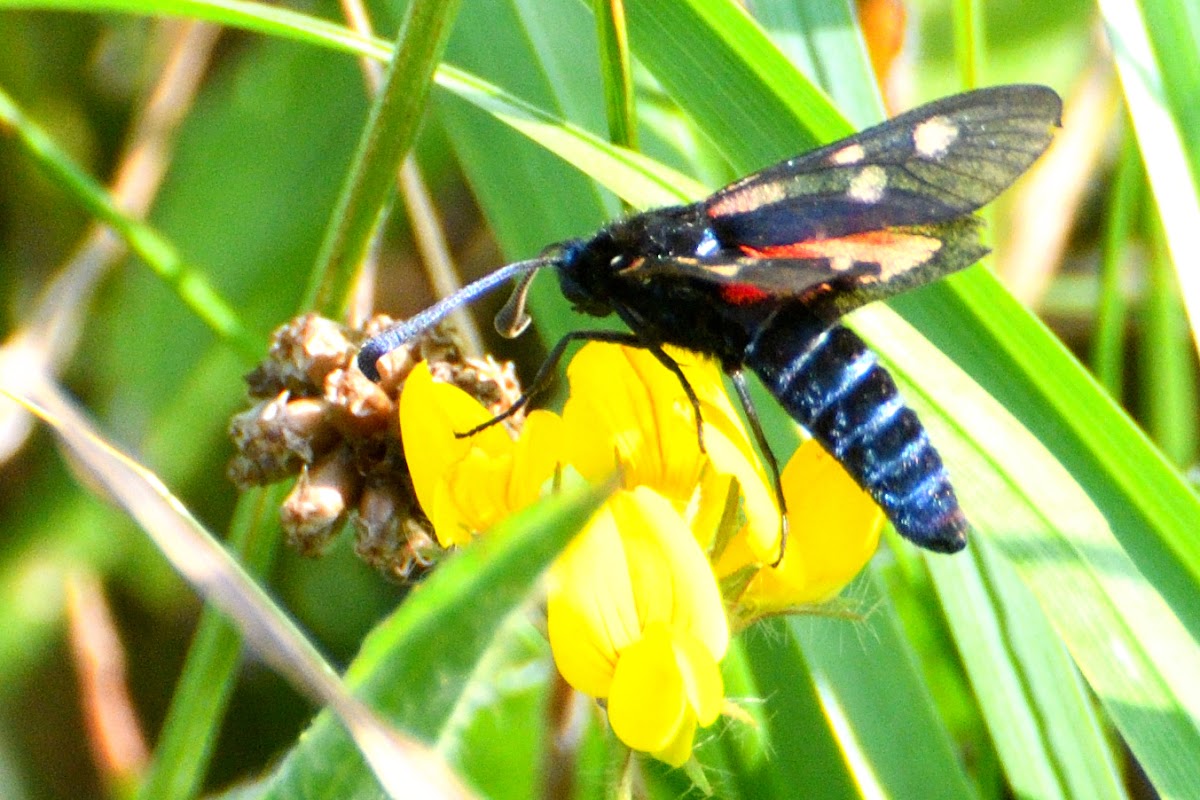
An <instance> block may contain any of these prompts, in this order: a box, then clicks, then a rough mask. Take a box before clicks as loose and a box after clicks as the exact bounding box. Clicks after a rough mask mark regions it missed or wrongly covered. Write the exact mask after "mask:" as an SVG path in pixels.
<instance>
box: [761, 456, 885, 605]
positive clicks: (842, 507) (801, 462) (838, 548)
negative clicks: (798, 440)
mask: <svg viewBox="0 0 1200 800" xmlns="http://www.w3.org/2000/svg"><path fill="white" fill-rule="evenodd" d="M782 477H783V496H784V500H785V501H786V502H787V507H788V542H787V551H786V552H785V553H784V555H783V561H782V563H780V564H779V566H778V567H770V566H767V567H763V568H762V569H760V570H759V571H758V573H757V575H756V576H755V577H754V579H753V580H752V581H751V582H750V584H749V585H748V586H747V587H746V590H745V592H744V593H743V594H742V595H741V597H739V598H738V605H739V606H740V607H741V612H742V613H743V614H745V615H746V616H749V617H750V618H753V617H757V616H762V615H765V614H773V613H780V612H786V611H789V610H795V609H796V608H797V607H799V606H804V605H809V604H813V603H821V602H824V601H826V600H829V599H831V598H832V597H834V596H835V595H836V594H837V593H838V592H839V591H841V589H842V588H843V587H844V586H845V585H846V584H847V583H849V582H850V581H851V579H853V578H854V576H855V575H857V574H858V573H859V571H861V570H862V568H863V567H864V566H865V565H866V563H867V562H868V561H870V560H871V556H872V555H873V554H874V553H875V550H876V549H877V548H878V546H879V533H880V531H881V530H882V529H883V522H884V517H883V511H881V510H880V508H879V506H878V505H876V504H875V501H873V500H872V499H871V497H870V495H868V494H867V493H866V492H865V491H863V490H862V489H860V488H859V487H858V485H857V484H856V483H855V482H854V480H853V479H852V478H851V477H850V475H849V474H848V473H847V472H846V470H845V469H844V468H843V467H842V465H841V464H839V463H838V462H837V460H836V459H835V458H834V457H833V456H831V455H829V454H828V453H827V452H825V450H824V449H823V448H822V447H821V446H820V445H819V444H818V443H817V442H815V441H812V440H809V441H807V442H804V443H803V444H802V445H800V447H799V448H797V450H796V453H795V454H794V455H793V456H792V458H791V460H790V461H789V462H788V465H787V466H786V467H785V468H784V470H783V476H782Z"/></svg>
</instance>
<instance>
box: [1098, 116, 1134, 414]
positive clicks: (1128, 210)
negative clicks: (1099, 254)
mask: <svg viewBox="0 0 1200 800" xmlns="http://www.w3.org/2000/svg"><path fill="white" fill-rule="evenodd" d="M1125 128H1126V132H1125V135H1124V136H1123V137H1122V142H1123V144H1122V146H1121V155H1120V160H1119V161H1118V162H1117V173H1116V175H1115V176H1114V177H1113V184H1112V191H1110V192H1109V197H1108V203H1109V208H1108V216H1107V218H1106V219H1105V229H1104V254H1103V260H1102V261H1101V263H1100V299H1099V302H1098V303H1097V308H1096V330H1095V333H1094V334H1093V336H1092V351H1091V358H1090V360H1091V366H1092V371H1093V372H1094V373H1095V374H1096V380H1098V381H1099V382H1100V384H1101V385H1102V386H1103V387H1104V388H1105V389H1107V390H1108V393H1109V394H1110V395H1112V396H1113V398H1115V399H1116V400H1118V401H1120V400H1121V398H1122V397H1123V396H1124V393H1125V390H1124V385H1123V384H1124V380H1125V343H1126V338H1125V323H1126V320H1127V318H1128V313H1127V309H1126V302H1125V295H1124V292H1125V286H1124V281H1123V278H1124V275H1125V270H1124V269H1123V266H1124V264H1125V256H1126V247H1127V244H1128V240H1129V234H1130V231H1131V229H1132V227H1133V218H1134V215H1135V214H1136V213H1137V208H1138V205H1139V200H1140V199H1141V195H1142V191H1141V187H1142V185H1143V182H1142V180H1141V179H1140V178H1141V163H1142V154H1141V153H1139V152H1138V148H1137V143H1136V142H1135V141H1134V140H1133V136H1132V134H1131V133H1130V132H1129V130H1128V125H1127V124H1126V126H1125Z"/></svg>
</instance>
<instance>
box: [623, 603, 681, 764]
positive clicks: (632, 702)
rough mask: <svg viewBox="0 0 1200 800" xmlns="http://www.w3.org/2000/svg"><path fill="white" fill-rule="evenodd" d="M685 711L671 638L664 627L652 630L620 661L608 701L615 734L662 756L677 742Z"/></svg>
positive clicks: (640, 748) (655, 626) (632, 746)
mask: <svg viewBox="0 0 1200 800" xmlns="http://www.w3.org/2000/svg"><path fill="white" fill-rule="evenodd" d="M686 710H687V698H686V696H685V694H684V686H683V677H682V676H681V675H680V673H679V665H678V664H677V663H676V660H675V649H674V647H673V645H672V643H671V634H670V632H669V631H668V630H667V627H666V625H664V624H661V623H656V624H653V625H650V626H648V627H647V628H646V631H645V633H644V634H643V636H642V638H641V639H640V640H638V641H637V642H635V643H634V644H632V645H630V646H629V647H627V648H625V649H624V650H622V651H621V654H620V658H619V659H618V661H617V667H616V672H615V674H614V675H613V680H612V689H611V691H610V692H609V696H608V720H609V722H610V723H611V724H612V728H613V733H615V734H616V735H617V738H618V739H620V740H621V741H622V742H624V743H625V744H627V745H629V746H630V747H631V748H633V749H634V750H641V751H643V752H647V753H653V752H656V751H660V750H663V749H664V748H666V747H667V745H669V744H671V743H672V742H673V741H674V740H675V739H676V738H677V736H678V733H679V727H680V725H681V724H682V723H683V722H684V719H685V711H686ZM684 760H686V758H685V759H684ZM681 763H682V762H681Z"/></svg>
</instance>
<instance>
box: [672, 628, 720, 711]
mask: <svg viewBox="0 0 1200 800" xmlns="http://www.w3.org/2000/svg"><path fill="white" fill-rule="evenodd" d="M672 644H673V646H674V648H675V660H676V663H677V664H678V665H679V673H680V675H681V676H682V677H683V686H684V692H685V693H686V695H687V698H688V705H689V706H690V707H691V708H692V710H693V711H694V712H695V715H696V721H697V722H698V723H700V725H701V726H702V727H708V726H709V725H712V724H713V723H714V722H716V721H717V717H718V716H720V714H721V705H722V703H723V702H724V700H725V684H724V682H723V681H722V680H721V670H720V669H719V668H718V667H717V662H716V661H715V660H714V659H713V657H712V653H710V652H709V651H708V649H707V648H706V647H704V645H703V644H701V643H700V642H699V641H697V640H696V639H694V638H692V637H691V636H688V635H684V634H680V633H678V632H676V633H675V635H674V636H673V638H672Z"/></svg>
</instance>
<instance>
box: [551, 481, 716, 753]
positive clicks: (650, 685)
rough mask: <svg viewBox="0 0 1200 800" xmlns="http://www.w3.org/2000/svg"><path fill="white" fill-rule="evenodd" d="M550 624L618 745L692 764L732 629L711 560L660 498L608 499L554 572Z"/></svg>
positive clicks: (558, 654)
mask: <svg viewBox="0 0 1200 800" xmlns="http://www.w3.org/2000/svg"><path fill="white" fill-rule="evenodd" d="M547 624H548V627H549V632H550V647H551V649H552V650H553V652H554V660H555V663H556V664H557V665H558V669H559V672H561V673H562V675H563V677H564V678H565V679H566V681H567V683H569V684H571V685H572V686H573V687H575V688H576V689H579V690H580V691H582V692H585V693H586V694H590V695H592V696H593V697H597V698H607V700H608V718H609V722H610V723H611V725H612V728H613V732H614V733H616V735H617V737H618V738H620V739H621V741H623V742H625V743H626V744H627V745H629V746H630V747H631V748H633V749H635V750H641V751H644V752H648V753H651V754H652V755H654V756H655V757H656V758H658V759H660V760H662V761H665V762H666V763H668V764H671V765H672V766H679V765H681V764H683V763H684V762H685V761H687V759H688V757H689V756H690V755H691V751H692V739H693V737H694V736H695V732H696V726H697V725H701V726H706V725H711V724H712V723H713V722H714V721H715V720H716V718H717V715H718V713H719V712H720V708H721V701H722V696H723V688H722V683H721V674H720V671H719V670H718V668H717V663H718V662H719V661H720V660H721V658H722V657H723V656H724V655H725V650H726V648H727V647H728V645H729V628H728V625H727V623H726V619H725V609H724V607H723V605H722V602H721V594H720V591H719V589H718V588H717V584H716V581H715V580H714V578H713V574H712V568H711V567H710V566H709V563H708V559H707V558H706V557H705V554H704V553H703V552H702V551H701V550H700V547H699V545H698V544H697V543H696V540H695V539H694V538H693V537H692V535H691V531H690V529H689V528H688V525H687V522H686V521H685V520H684V519H683V517H682V516H680V515H679V513H678V512H677V511H676V510H675V509H674V507H673V506H672V504H671V503H670V502H669V501H668V500H667V499H666V498H664V497H663V496H662V495H660V494H658V493H657V492H654V491H652V490H650V489H648V488H646V487H638V488H636V489H633V490H632V491H626V490H623V491H620V492H618V493H617V494H616V495H614V496H613V498H612V499H611V500H610V501H609V502H608V503H607V504H606V505H605V507H604V509H602V510H601V511H600V513H599V514H598V515H597V516H596V517H595V518H594V519H593V520H592V522H591V523H590V524H589V525H588V527H587V528H586V529H585V530H584V532H583V533H582V534H580V536H579V537H578V538H577V539H576V540H575V541H574V542H573V543H572V544H571V545H570V546H569V547H568V548H567V550H566V551H565V552H564V553H563V555H562V556H560V557H559V559H558V561H557V562H556V563H555V565H554V567H553V568H552V570H551V585H550V592H549V600H548V609H547Z"/></svg>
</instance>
